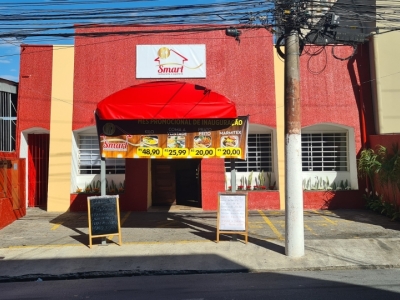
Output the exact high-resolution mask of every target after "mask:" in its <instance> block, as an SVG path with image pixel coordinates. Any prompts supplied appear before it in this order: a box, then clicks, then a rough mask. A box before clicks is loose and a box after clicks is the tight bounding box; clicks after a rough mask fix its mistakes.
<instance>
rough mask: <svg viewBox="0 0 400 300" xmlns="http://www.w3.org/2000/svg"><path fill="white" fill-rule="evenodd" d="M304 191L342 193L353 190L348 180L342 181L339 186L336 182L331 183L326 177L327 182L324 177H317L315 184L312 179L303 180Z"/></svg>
mask: <svg viewBox="0 0 400 300" xmlns="http://www.w3.org/2000/svg"><path fill="white" fill-rule="evenodd" d="M303 190H305V191H341V190H351V186H350V184H349V181H348V180H347V179H346V180H345V181H343V180H341V181H340V182H339V184H337V183H336V182H335V181H334V182H332V183H330V181H329V178H328V177H326V180H323V178H322V177H318V176H315V180H314V182H313V181H312V180H311V178H308V179H306V178H304V179H303Z"/></svg>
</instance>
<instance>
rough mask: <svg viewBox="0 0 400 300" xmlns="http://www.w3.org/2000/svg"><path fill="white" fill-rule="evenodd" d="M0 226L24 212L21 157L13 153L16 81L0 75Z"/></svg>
mask: <svg viewBox="0 0 400 300" xmlns="http://www.w3.org/2000/svg"><path fill="white" fill-rule="evenodd" d="M0 96H1V97H0V228H3V227H4V226H6V225H8V224H10V223H12V222H13V221H15V220H16V219H18V218H20V217H21V216H24V215H25V208H26V205H25V195H24V192H25V181H24V180H25V178H24V175H25V160H24V159H18V156H17V154H16V147H17V143H16V140H17V138H16V136H17V96H18V83H17V82H14V81H10V80H6V79H3V78H0Z"/></svg>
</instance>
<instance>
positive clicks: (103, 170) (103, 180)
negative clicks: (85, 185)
mask: <svg viewBox="0 0 400 300" xmlns="http://www.w3.org/2000/svg"><path fill="white" fill-rule="evenodd" d="M100 182H101V191H100V192H101V194H100V195H101V196H105V195H106V159H105V158H104V157H102V158H101V161H100Z"/></svg>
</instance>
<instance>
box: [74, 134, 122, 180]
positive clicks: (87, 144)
mask: <svg viewBox="0 0 400 300" xmlns="http://www.w3.org/2000/svg"><path fill="white" fill-rule="evenodd" d="M78 149H79V156H78V170H79V174H85V175H88V174H100V165H101V157H100V147H99V141H98V136H97V135H89V134H81V135H79V144H78ZM85 156H87V157H88V159H87V161H88V162H89V164H82V161H83V158H84V157H85ZM86 166H87V167H86ZM106 173H107V174H125V159H124V158H107V159H106Z"/></svg>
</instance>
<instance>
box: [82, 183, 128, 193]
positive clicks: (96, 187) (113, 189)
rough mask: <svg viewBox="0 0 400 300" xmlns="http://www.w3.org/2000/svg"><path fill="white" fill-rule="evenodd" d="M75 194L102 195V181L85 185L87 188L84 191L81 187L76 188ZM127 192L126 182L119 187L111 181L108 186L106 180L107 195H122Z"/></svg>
mask: <svg viewBox="0 0 400 300" xmlns="http://www.w3.org/2000/svg"><path fill="white" fill-rule="evenodd" d="M75 192H76V193H77V194H82V193H84V194H100V192H101V181H100V180H97V181H96V182H92V183H89V184H85V188H84V189H82V188H80V187H79V186H78V187H77V188H76V190H75ZM124 192H125V180H124V181H123V182H120V183H119V184H118V185H116V184H115V183H114V181H113V180H111V184H110V185H108V181H107V180H106V194H108V195H113V194H120V193H124Z"/></svg>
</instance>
